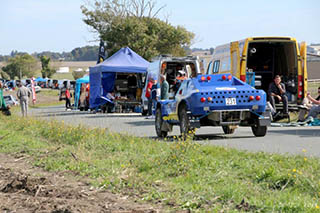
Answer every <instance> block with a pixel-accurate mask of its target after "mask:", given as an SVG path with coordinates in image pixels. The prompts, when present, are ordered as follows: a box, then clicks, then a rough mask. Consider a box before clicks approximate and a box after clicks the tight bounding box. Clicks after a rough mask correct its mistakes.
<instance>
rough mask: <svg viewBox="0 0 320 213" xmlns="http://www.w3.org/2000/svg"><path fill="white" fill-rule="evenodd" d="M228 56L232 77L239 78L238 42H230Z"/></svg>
mask: <svg viewBox="0 0 320 213" xmlns="http://www.w3.org/2000/svg"><path fill="white" fill-rule="evenodd" d="M230 55H231V73H232V75H233V76H236V77H237V78H240V51H239V42H238V41H235V42H231V45H230Z"/></svg>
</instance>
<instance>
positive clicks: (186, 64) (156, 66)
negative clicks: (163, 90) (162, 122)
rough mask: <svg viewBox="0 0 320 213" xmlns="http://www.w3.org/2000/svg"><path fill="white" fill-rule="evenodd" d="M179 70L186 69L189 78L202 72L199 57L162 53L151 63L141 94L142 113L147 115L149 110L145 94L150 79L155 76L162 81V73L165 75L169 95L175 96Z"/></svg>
mask: <svg viewBox="0 0 320 213" xmlns="http://www.w3.org/2000/svg"><path fill="white" fill-rule="evenodd" d="M179 70H184V71H185V72H186V75H187V77H189V78H192V77H196V76H197V75H198V74H201V71H200V64H199V58H198V57H197V56H186V57H172V56H167V55H161V56H159V57H157V58H155V59H154V60H153V61H152V62H151V63H150V65H149V67H148V69H147V77H146V79H145V83H144V88H143V91H142V96H141V101H142V107H141V108H142V115H146V114H147V111H148V98H146V96H145V95H146V87H147V85H148V83H149V79H150V78H153V79H155V80H157V81H160V74H163V75H165V76H166V79H167V81H168V83H169V97H170V98H173V97H174V86H175V81H176V77H177V75H178V71H179Z"/></svg>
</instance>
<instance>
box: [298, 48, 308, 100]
mask: <svg viewBox="0 0 320 213" xmlns="http://www.w3.org/2000/svg"><path fill="white" fill-rule="evenodd" d="M300 59H301V63H300V66H301V68H300V69H301V73H298V98H300V99H303V98H304V97H305V93H306V92H307V91H308V73H307V44H306V42H301V44H300Z"/></svg>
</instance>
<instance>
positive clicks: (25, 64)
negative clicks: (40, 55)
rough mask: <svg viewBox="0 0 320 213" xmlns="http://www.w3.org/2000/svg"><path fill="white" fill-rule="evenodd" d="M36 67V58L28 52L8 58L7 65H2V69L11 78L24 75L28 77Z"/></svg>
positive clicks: (32, 74) (33, 72)
mask: <svg viewBox="0 0 320 213" xmlns="http://www.w3.org/2000/svg"><path fill="white" fill-rule="evenodd" d="M36 68H37V60H36V59H35V58H34V57H32V56H31V55H29V54H24V55H16V56H15V57H14V58H10V59H9V61H8V65H7V66H5V67H3V68H2V70H3V71H4V72H6V73H7V74H8V75H9V76H10V78H11V79H14V78H15V77H18V78H19V79H21V78H22V77H24V76H26V77H28V78H31V77H32V76H34V74H35V71H36Z"/></svg>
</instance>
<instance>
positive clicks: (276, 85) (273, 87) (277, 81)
mask: <svg viewBox="0 0 320 213" xmlns="http://www.w3.org/2000/svg"><path fill="white" fill-rule="evenodd" d="M268 95H269V100H270V103H271V105H272V107H273V108H274V109H275V110H276V99H277V100H278V101H279V102H282V103H283V114H284V115H288V97H287V96H286V87H285V85H284V84H283V83H281V77H280V76H279V75H276V76H275V77H274V80H273V82H272V83H271V84H270V85H269V90H268Z"/></svg>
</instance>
